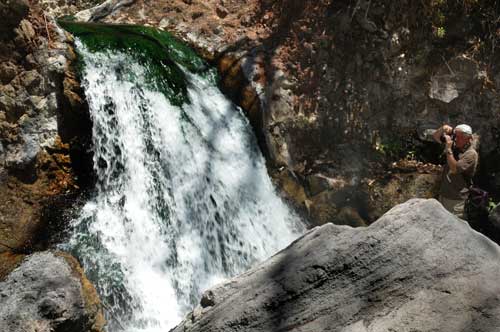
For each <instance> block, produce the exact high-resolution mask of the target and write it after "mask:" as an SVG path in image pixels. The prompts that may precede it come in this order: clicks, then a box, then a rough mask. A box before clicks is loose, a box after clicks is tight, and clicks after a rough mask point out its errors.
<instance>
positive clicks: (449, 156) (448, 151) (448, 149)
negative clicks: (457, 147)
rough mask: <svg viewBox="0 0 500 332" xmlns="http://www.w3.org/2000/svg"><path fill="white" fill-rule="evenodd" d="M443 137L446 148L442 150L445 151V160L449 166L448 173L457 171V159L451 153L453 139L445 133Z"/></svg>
mask: <svg viewBox="0 0 500 332" xmlns="http://www.w3.org/2000/svg"><path fill="white" fill-rule="evenodd" d="M445 138H446V148H445V149H444V152H445V153H446V162H447V163H448V167H450V173H452V174H455V173H457V160H456V159H455V156H454V155H453V150H452V147H453V140H452V139H451V137H450V136H448V135H446V136H445Z"/></svg>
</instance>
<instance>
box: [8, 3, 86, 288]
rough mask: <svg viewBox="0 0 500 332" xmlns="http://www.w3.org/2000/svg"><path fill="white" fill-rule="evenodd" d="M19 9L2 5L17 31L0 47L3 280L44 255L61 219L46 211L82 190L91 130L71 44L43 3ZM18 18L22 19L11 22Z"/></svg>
mask: <svg viewBox="0 0 500 332" xmlns="http://www.w3.org/2000/svg"><path fill="white" fill-rule="evenodd" d="M19 3H20V2H17V1H6V2H2V3H1V5H2V6H3V7H1V10H4V11H5V10H6V9H5V8H11V9H12V10H10V12H9V13H10V14H9V15H10V16H9V17H6V20H7V21H9V22H17V25H16V26H14V25H13V24H12V26H10V29H11V30H12V31H11V32H12V33H11V34H10V35H9V36H7V37H6V38H5V39H4V40H2V42H1V43H0V193H1V195H0V265H1V266H2V268H1V269H0V279H1V278H3V277H4V276H5V275H6V274H7V273H8V271H9V270H10V269H12V268H13V267H15V266H16V264H17V263H19V260H20V259H22V258H23V255H24V254H27V253H30V252H32V251H34V250H40V249H43V248H44V245H45V244H43V243H42V242H46V240H47V239H46V238H44V237H46V236H48V231H47V230H48V228H49V227H48V226H49V225H48V224H49V223H53V222H54V220H55V219H57V212H55V211H51V213H50V214H51V220H48V219H47V218H45V217H44V210H47V209H50V207H48V206H49V205H50V204H52V202H55V201H57V200H58V199H59V198H58V197H60V196H61V195H62V196H63V198H65V197H68V196H70V195H75V193H76V192H78V191H79V190H80V187H81V185H82V184H85V176H80V178H79V179H77V175H82V174H83V173H79V171H78V166H80V165H82V164H84V163H85V158H86V156H88V152H86V151H85V149H86V147H84V146H83V145H84V143H83V140H87V141H88V140H89V135H90V128H91V127H90V121H89V116H88V112H86V111H87V110H86V109H85V104H84V101H83V100H81V98H80V97H79V96H78V94H79V93H80V95H81V91H79V86H78V83H77V82H76V81H75V80H74V73H73V72H72V70H71V66H70V65H71V61H72V60H74V58H75V56H74V54H73V52H72V50H71V48H70V44H69V43H68V39H67V36H66V35H65V34H64V33H63V32H62V31H60V30H58V29H57V27H56V26H55V24H54V22H53V21H52V20H51V18H50V16H47V15H46V13H44V12H43V11H42V10H41V8H40V6H39V4H38V3H34V4H33V5H32V6H31V7H30V8H29V11H28V10H26V11H22V13H21V12H19V11H17V8H18V4H19ZM5 6H7V7H5ZM18 12H19V15H20V14H23V16H22V17H20V16H19V17H18V16H16V17H14V16H13V15H14V13H18ZM16 15H17V14H16ZM3 27H4V26H3V25H2V28H3ZM71 78H73V80H72V79H71ZM84 137H85V138H84ZM87 159H89V158H87ZM80 168H82V169H84V168H87V169H89V170H92V167H91V166H90V167H88V165H86V166H85V167H80ZM75 169H77V171H76V172H75ZM62 196H61V197H62ZM70 207H71V204H66V205H65V207H64V208H70ZM58 210H59V211H62V208H61V207H58Z"/></svg>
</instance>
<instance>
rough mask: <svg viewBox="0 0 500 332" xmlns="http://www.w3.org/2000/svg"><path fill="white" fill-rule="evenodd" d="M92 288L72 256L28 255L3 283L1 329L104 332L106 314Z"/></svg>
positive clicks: (16, 330) (45, 253) (1, 291)
mask: <svg viewBox="0 0 500 332" xmlns="http://www.w3.org/2000/svg"><path fill="white" fill-rule="evenodd" d="M89 285H90V284H89V282H88V280H87V279H86V278H85V276H84V275H83V273H82V271H81V269H80V268H79V266H78V263H77V262H76V260H75V259H74V258H72V257H70V256H67V255H63V256H60V255H56V254H54V253H52V252H40V253H36V254H33V255H30V256H28V257H27V258H25V260H24V261H23V262H22V264H21V265H20V266H19V267H17V268H16V269H15V270H14V271H12V272H11V273H10V274H9V275H8V276H7V278H6V279H5V280H4V281H2V282H0V293H1V294H2V296H0V330H2V331H10V332H21V331H38V332H63V331H89V332H90V331H91V332H100V331H102V328H103V325H104V319H103V314H102V311H101V308H100V305H99V302H98V300H96V299H97V293H96V291H95V289H94V288H93V287H91V286H89Z"/></svg>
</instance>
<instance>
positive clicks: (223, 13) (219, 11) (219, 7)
mask: <svg viewBox="0 0 500 332" xmlns="http://www.w3.org/2000/svg"><path fill="white" fill-rule="evenodd" d="M215 12H216V13H217V16H219V17H220V18H224V17H226V16H227V15H228V14H229V11H228V10H227V8H226V7H224V6H222V5H217V6H216V7H215Z"/></svg>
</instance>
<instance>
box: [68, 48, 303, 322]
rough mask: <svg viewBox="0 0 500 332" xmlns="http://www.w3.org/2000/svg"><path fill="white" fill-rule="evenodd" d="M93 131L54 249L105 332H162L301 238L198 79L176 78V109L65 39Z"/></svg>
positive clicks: (206, 80)
mask: <svg viewBox="0 0 500 332" xmlns="http://www.w3.org/2000/svg"><path fill="white" fill-rule="evenodd" d="M76 46H77V50H78V53H79V56H80V60H81V61H82V63H83V65H82V66H81V80H82V86H83V88H84V91H85V95H86V98H87V101H88V104H89V109H90V116H91V119H92V121H93V133H92V134H93V145H94V168H95V173H96V175H97V185H96V189H95V193H94V195H93V197H92V198H91V199H90V200H89V201H88V202H87V203H86V204H85V206H84V207H83V208H82V211H81V213H80V215H79V217H78V218H76V219H75V220H73V221H72V227H73V230H72V235H71V238H70V239H69V241H68V243H66V244H65V245H64V248H65V249H66V250H70V251H71V252H72V253H73V254H74V255H76V256H77V257H78V258H79V260H80V261H81V262H82V265H83V266H84V269H85V271H86V273H87V275H88V277H89V278H90V279H91V280H92V281H93V283H94V284H95V285H96V288H97V290H98V292H99V294H100V296H101V299H102V301H103V303H104V304H105V308H106V314H107V318H108V331H111V332H113V331H122V330H124V331H127V332H132V331H134V332H135V331H148V332H150V331H162V332H165V331H168V330H169V328H172V327H174V326H175V325H176V324H177V323H179V322H180V320H181V319H182V318H183V316H184V315H185V314H186V313H187V312H188V311H189V310H191V309H192V308H193V306H194V305H196V304H197V303H198V301H199V299H200V295H201V293H202V292H203V291H204V290H205V289H207V288H208V287H210V286H213V285H214V284H216V283H218V282H220V281H222V280H224V279H226V278H228V277H231V276H234V275H236V274H238V273H241V272H243V271H245V270H246V269H248V268H249V267H251V266H252V265H254V264H255V263H257V262H259V261H262V260H263V259H265V258H267V257H269V256H271V255H272V254H274V253H276V252H277V251H278V250H280V249H283V248H284V247H285V246H287V245H288V244H289V243H290V242H291V241H292V240H294V239H295V238H296V237H297V236H298V235H299V234H300V233H301V232H302V231H303V226H302V223H301V221H300V220H299V218H298V217H297V216H296V215H295V214H294V213H293V212H292V211H291V210H290V209H289V208H288V207H287V206H286V204H284V203H283V201H282V200H281V199H280V198H279V197H278V196H277V195H276V192H275V190H274V188H273V185H272V183H271V181H270V179H269V176H268V174H267V171H266V167H265V160H264V159H263V157H262V155H261V153H260V151H259V149H258V147H257V144H256V139H255V137H254V135H253V133H252V131H251V127H250V126H249V123H248V121H247V119H246V118H245V116H244V115H243V114H242V112H241V110H240V109H239V108H238V107H235V105H233V104H232V103H231V102H230V101H229V100H228V99H227V98H225V97H224V95H223V94H222V93H221V92H220V91H219V90H218V88H217V87H216V84H215V83H214V82H213V80H212V79H210V77H207V76H206V75H205V76H204V75H201V74H199V73H195V72H192V71H190V70H188V69H187V68H186V67H184V66H182V64H178V68H179V69H180V70H181V71H182V73H183V75H184V79H185V91H184V92H183V93H184V94H185V95H184V96H183V102H181V103H179V102H173V101H172V100H173V99H172V98H169V97H168V94H166V93H164V92H162V91H161V89H158V88H155V87H154V85H152V84H150V82H151V77H150V76H151V75H153V74H154V73H153V71H152V70H150V68H148V67H147V65H145V63H142V62H140V61H138V60H137V57H135V56H133V55H131V54H130V52H126V51H123V50H120V49H110V48H109V49H101V50H96V49H91V48H89V47H88V46H87V45H86V44H85V43H84V42H82V41H80V40H78V39H77V41H76Z"/></svg>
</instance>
